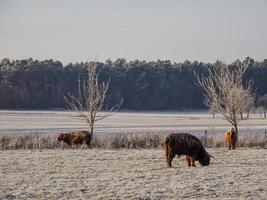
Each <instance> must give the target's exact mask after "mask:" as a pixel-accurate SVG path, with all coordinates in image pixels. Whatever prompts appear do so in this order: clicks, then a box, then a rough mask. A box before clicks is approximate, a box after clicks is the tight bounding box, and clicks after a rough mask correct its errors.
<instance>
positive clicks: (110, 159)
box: [0, 148, 267, 199]
mask: <svg viewBox="0 0 267 200" xmlns="http://www.w3.org/2000/svg"><path fill="white" fill-rule="evenodd" d="M207 151H208V152H209V153H211V154H212V155H213V156H214V157H216V159H212V160H211V164H210V166H208V167H201V166H200V165H199V163H196V164H197V167H195V168H188V167H187V164H186V162H185V159H184V158H183V157H181V158H175V159H174V161H173V168H167V167H166V163H165V156H164V151H163V149H150V150H144V149H142V150H136V149H135V150H125V149H120V150H103V149H86V150H85V149H84V150H81V149H76V150H66V149H64V150H60V149H54V150H8V151H0V157H1V162H0V199H266V194H267V188H266V185H267V177H266V157H267V150H266V149H253V148H249V149H243V148H239V149H238V150H233V151H228V150H226V149H224V148H216V149H214V148H208V149H207Z"/></svg>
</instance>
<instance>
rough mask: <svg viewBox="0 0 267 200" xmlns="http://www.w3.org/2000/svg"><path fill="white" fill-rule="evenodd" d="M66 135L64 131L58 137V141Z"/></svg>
mask: <svg viewBox="0 0 267 200" xmlns="http://www.w3.org/2000/svg"><path fill="white" fill-rule="evenodd" d="M64 136H65V134H64V133H60V134H59V136H58V138H57V140H58V141H63V139H64Z"/></svg>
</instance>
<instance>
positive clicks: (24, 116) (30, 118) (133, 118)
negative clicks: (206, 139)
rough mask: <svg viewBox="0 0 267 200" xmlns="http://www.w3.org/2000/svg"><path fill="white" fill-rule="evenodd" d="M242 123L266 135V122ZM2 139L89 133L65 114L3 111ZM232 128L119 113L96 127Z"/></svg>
mask: <svg viewBox="0 0 267 200" xmlns="http://www.w3.org/2000/svg"><path fill="white" fill-rule="evenodd" d="M251 118H252V119H250V120H243V121H241V123H240V126H239V127H240V133H242V130H244V131H243V132H246V133H256V132H264V130H265V129H266V128H267V120H266V119H260V115H256V114H252V115H251ZM0 125H1V126H0V136H1V135H5V134H9V135H10V134H25V133H27V134H29V133H45V134H48V133H50V134H51V133H59V132H65V131H69V130H77V129H88V126H86V124H84V123H83V122H82V121H80V120H78V119H77V118H73V117H71V113H70V112H66V111H5V110H2V111H0ZM229 127H230V125H229V124H228V123H227V122H226V121H225V120H223V119H222V118H221V117H220V116H218V115H217V116H216V118H215V119H213V118H212V115H211V114H209V113H207V112H205V111H187V112H119V113H116V114H115V115H113V116H111V117H109V118H106V119H104V120H102V121H99V123H97V124H96V128H95V131H96V133H101V134H104V133H114V132H153V131H162V132H170V131H201V132H203V130H209V131H210V132H222V133H224V131H225V130H226V129H227V128H229Z"/></svg>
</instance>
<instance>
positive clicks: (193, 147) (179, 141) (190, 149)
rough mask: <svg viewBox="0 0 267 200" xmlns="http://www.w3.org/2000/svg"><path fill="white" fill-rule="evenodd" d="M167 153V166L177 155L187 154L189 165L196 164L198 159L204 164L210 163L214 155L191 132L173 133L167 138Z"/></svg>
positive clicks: (169, 165)
mask: <svg viewBox="0 0 267 200" xmlns="http://www.w3.org/2000/svg"><path fill="white" fill-rule="evenodd" d="M165 153H166V161H167V166H168V167H171V166H172V165H171V162H172V159H173V158H174V156H175V155H178V156H179V157H180V156H181V155H186V160H187V163H188V166H189V167H190V166H194V167H195V166H196V165H195V161H196V160H198V161H199V163H200V164H201V165H202V166H206V165H209V164H210V157H212V156H211V155H210V154H209V153H208V152H207V151H206V150H205V148H204V146H203V145H202V143H201V142H200V140H199V139H198V138H197V137H195V136H194V135H191V134H189V133H172V134H170V135H168V136H167V137H166V139H165Z"/></svg>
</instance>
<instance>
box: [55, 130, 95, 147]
mask: <svg viewBox="0 0 267 200" xmlns="http://www.w3.org/2000/svg"><path fill="white" fill-rule="evenodd" d="M91 140H92V135H91V133H90V132H88V131H75V132H70V133H61V134H60V135H59V136H58V141H63V142H65V143H67V144H68V145H69V148H71V147H72V146H73V145H74V144H83V143H86V144H87V146H88V147H89V148H91Z"/></svg>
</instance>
